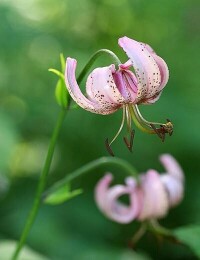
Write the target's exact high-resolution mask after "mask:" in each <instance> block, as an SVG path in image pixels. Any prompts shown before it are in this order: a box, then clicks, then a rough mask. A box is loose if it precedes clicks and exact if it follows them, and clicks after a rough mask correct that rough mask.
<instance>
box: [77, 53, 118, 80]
mask: <svg viewBox="0 0 200 260" xmlns="http://www.w3.org/2000/svg"><path fill="white" fill-rule="evenodd" d="M104 53H105V54H108V55H110V56H111V57H112V59H113V61H114V63H115V64H116V65H119V64H121V61H120V60H119V58H118V57H117V55H115V54H114V52H112V51H110V50H107V49H101V50H98V51H97V52H95V53H94V54H93V55H92V56H91V57H90V59H89V61H88V63H86V65H85V67H84V68H83V70H82V72H81V73H80V75H79V77H78V80H77V81H78V83H79V82H80V81H81V80H82V79H83V78H84V76H85V74H86V73H87V72H88V70H89V69H90V68H91V66H92V65H93V63H94V62H95V60H96V59H97V58H98V57H99V56H100V55H102V54H104Z"/></svg>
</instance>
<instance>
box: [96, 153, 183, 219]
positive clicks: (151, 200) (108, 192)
mask: <svg viewBox="0 0 200 260" xmlns="http://www.w3.org/2000/svg"><path fill="white" fill-rule="evenodd" d="M160 160H161V162H162V164H163V166H164V167H165V169H166V173H164V174H161V175H159V173H158V172H156V171H155V170H148V171H147V173H146V174H142V175H141V176H140V178H139V183H137V181H136V179H134V178H133V177H128V178H126V179H125V185H115V186H113V187H109V185H110V184H111V182H112V174H107V175H105V176H104V177H103V178H102V179H101V180H100V181H99V182H98V184H97V186H96V189H95V199H96V203H97V206H98V207H99V209H100V210H101V211H102V212H103V213H104V214H105V215H106V216H107V217H108V218H110V219H112V220H114V221H116V222H119V223H130V222H131V221H133V220H134V219H137V220H139V221H143V220H147V219H157V218H161V217H164V216H165V215H166V214H167V212H168V210H169V208H170V207H172V206H175V205H177V204H179V203H180V202H181V200H182V198H183V192H184V175H183V171H182V169H181V167H180V166H179V164H178V163H177V161H176V160H175V159H174V158H173V157H172V156H171V155H169V154H164V155H162V156H161V157H160ZM125 194H127V195H128V196H129V200H130V204H129V205H125V204H123V203H122V202H119V201H118V199H119V197H120V196H122V195H125Z"/></svg>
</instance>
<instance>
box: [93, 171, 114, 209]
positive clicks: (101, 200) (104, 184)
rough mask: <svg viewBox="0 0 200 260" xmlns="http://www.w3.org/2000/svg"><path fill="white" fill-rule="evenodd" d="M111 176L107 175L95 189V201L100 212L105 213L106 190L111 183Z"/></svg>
mask: <svg viewBox="0 0 200 260" xmlns="http://www.w3.org/2000/svg"><path fill="white" fill-rule="evenodd" d="M112 179H113V177H112V174H111V173H107V174H106V175H105V176H104V177H103V178H102V179H101V180H100V181H99V182H98V183H97V185H96V188H95V201H96V203H97V206H98V207H99V209H100V210H102V211H103V212H105V201H106V198H107V193H108V189H109V186H110V183H111V182H112Z"/></svg>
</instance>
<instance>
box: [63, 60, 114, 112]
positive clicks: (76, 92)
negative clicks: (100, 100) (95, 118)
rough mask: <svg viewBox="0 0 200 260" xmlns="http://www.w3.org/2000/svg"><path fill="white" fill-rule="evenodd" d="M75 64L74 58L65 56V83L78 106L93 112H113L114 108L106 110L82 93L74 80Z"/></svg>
mask: <svg viewBox="0 0 200 260" xmlns="http://www.w3.org/2000/svg"><path fill="white" fill-rule="evenodd" d="M76 64H77V61H76V60H75V59H72V58H67V61H66V70H65V83H66V87H67V89H68V91H69V93H70V95H71V97H72V98H73V99H74V101H75V102H76V103H77V104H78V105H79V106H80V107H82V108H84V109H85V110H88V111H90V112H93V113H97V114H111V113H113V112H115V110H112V109H107V110H105V109H103V108H102V106H101V105H99V104H97V102H94V101H91V100H89V99H88V98H86V97H85V96H84V95H83V93H82V92H81V90H80V88H79V86H78V84H77V81H76V75H75V71H76Z"/></svg>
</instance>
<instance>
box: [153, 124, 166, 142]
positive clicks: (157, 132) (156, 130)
mask: <svg viewBox="0 0 200 260" xmlns="http://www.w3.org/2000/svg"><path fill="white" fill-rule="evenodd" d="M150 126H151V128H152V129H153V130H154V132H155V133H156V134H157V135H158V137H160V139H161V140H163V136H162V135H161V133H160V131H159V129H157V128H156V127H155V125H154V124H150Z"/></svg>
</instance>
